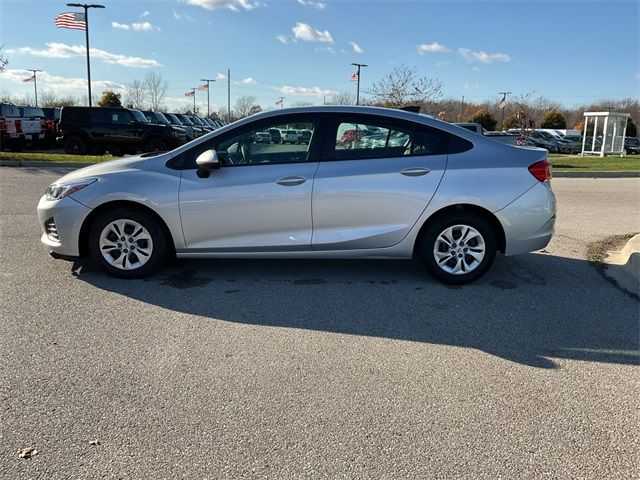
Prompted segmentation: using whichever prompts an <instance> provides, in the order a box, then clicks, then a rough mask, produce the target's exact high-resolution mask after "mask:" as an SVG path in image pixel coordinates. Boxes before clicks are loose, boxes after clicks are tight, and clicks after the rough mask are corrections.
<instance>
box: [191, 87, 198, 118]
mask: <svg viewBox="0 0 640 480" xmlns="http://www.w3.org/2000/svg"><path fill="white" fill-rule="evenodd" d="M196 90H197V88H192V89H191V93H192V94H193V95H192V96H193V114H194V115H195V114H196Z"/></svg>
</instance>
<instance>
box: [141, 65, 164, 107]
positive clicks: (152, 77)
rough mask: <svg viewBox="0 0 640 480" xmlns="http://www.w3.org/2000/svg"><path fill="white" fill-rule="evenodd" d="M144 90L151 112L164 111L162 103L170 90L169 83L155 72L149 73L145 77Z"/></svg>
mask: <svg viewBox="0 0 640 480" xmlns="http://www.w3.org/2000/svg"><path fill="white" fill-rule="evenodd" d="M144 89H145V90H146V92H147V98H148V99H149V104H150V107H151V110H154V111H156V110H163V105H162V102H163V101H164V97H165V96H166V95H167V90H169V83H168V82H167V81H166V80H165V79H164V78H163V77H162V75H161V74H160V73H155V72H149V73H147V74H146V75H145V77H144Z"/></svg>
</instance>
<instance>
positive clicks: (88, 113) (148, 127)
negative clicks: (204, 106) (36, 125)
mask: <svg viewBox="0 0 640 480" xmlns="http://www.w3.org/2000/svg"><path fill="white" fill-rule="evenodd" d="M60 134H61V136H60V137H58V142H61V143H62V144H63V145H64V151H65V153H71V154H76V155H83V154H88V153H97V154H99V155H102V154H104V153H105V152H106V151H107V150H108V151H109V152H110V153H111V154H112V155H118V156H121V155H124V154H125V153H137V152H139V151H143V152H156V151H163V150H170V149H173V148H176V147H178V146H179V145H182V144H183V143H185V142H186V136H185V133H184V131H183V130H179V129H175V128H173V127H172V126H169V125H158V124H151V123H149V122H148V121H147V119H146V117H145V116H144V115H143V114H142V112H140V111H139V110H134V109H130V108H119V107H105V108H102V107H63V108H62V112H61V113H60Z"/></svg>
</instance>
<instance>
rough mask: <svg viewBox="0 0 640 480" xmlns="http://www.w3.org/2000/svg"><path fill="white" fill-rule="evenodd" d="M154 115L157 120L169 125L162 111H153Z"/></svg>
mask: <svg viewBox="0 0 640 480" xmlns="http://www.w3.org/2000/svg"><path fill="white" fill-rule="evenodd" d="M154 115H155V116H156V118H157V119H158V121H159V122H160V123H164V124H165V125H169V123H171V122H169V120H167V117H165V116H164V115H163V114H162V113H160V112H155V113H154Z"/></svg>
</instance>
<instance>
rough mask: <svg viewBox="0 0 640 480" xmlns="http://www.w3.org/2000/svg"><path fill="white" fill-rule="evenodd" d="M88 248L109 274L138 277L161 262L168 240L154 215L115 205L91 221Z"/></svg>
mask: <svg viewBox="0 0 640 480" xmlns="http://www.w3.org/2000/svg"><path fill="white" fill-rule="evenodd" d="M89 252H90V254H91V257H92V258H93V260H94V261H95V262H96V263H97V264H98V266H99V267H100V268H101V269H102V270H104V271H105V272H107V273H108V274H109V275H113V276H115V277H121V278H141V277H145V276H147V275H149V274H150V273H152V272H153V271H154V270H156V269H157V268H159V267H160V266H161V265H162V264H163V263H164V261H165V260H166V257H167V253H168V243H167V238H166V235H165V233H164V231H163V229H162V226H161V225H160V224H159V223H158V221H157V220H156V219H155V218H154V217H153V216H151V215H149V214H148V213H146V212H143V211H140V210H136V209H132V208H117V209H114V210H110V211H106V212H104V213H102V214H100V215H99V216H98V217H97V218H96V219H95V221H94V222H93V225H92V226H91V231H90V234H89Z"/></svg>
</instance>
